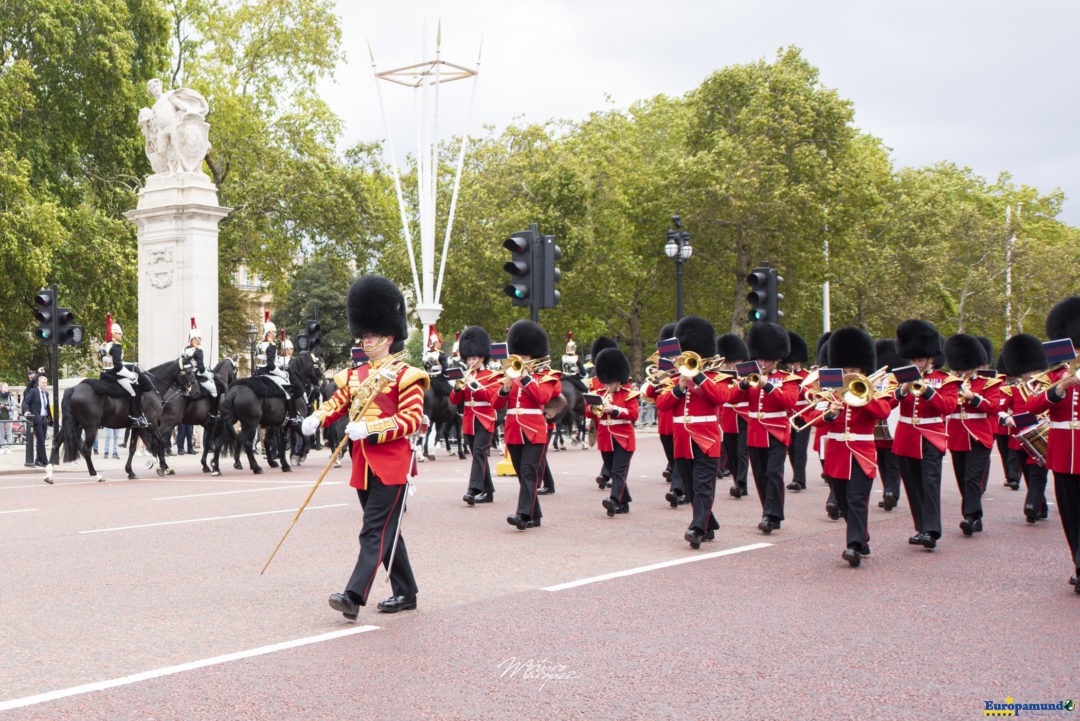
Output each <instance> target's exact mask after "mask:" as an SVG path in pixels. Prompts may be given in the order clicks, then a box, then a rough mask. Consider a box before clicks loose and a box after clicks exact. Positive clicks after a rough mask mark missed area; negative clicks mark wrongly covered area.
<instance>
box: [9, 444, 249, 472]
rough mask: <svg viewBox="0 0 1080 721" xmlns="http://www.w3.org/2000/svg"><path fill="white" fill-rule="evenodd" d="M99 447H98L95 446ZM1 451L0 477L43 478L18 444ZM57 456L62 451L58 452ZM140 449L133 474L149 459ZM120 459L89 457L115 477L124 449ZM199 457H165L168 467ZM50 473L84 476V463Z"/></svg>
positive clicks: (198, 451)
mask: <svg viewBox="0 0 1080 721" xmlns="http://www.w3.org/2000/svg"><path fill="white" fill-rule="evenodd" d="M99 448H100V444H99ZM3 450H4V451H8V450H10V451H11V452H10V453H0V476H13V475H28V474H30V475H34V474H37V475H41V476H44V475H45V469H44V468H42V467H41V466H32V467H28V466H26V465H25V463H26V446H25V445H24V444H22V443H16V444H13V445H6V444H5V445H4V447H3ZM45 452H46V454H51V453H52V438H49V439H48V441H47V442H46V446H45ZM60 452H61V455H62V454H63V449H60ZM141 453H142V448H141V447H140V448H139V450H137V451H135V457H134V458H132V459H131V468H132V470H134V471H135V472H136V473H144V472H145V471H146V462H147V461H149V460H152V458H151V457H150V456H144V455H140V454H141ZM119 455H120V458H118V459H114V458H113V457H112V456H111V455H110V456H109V457H108V458H106V457H104V456H101V455H98V456H93V459H94V467H95V468H96V469H97V470H98V471H103V472H105V473H108V474H112V475H115V473H116V471H118V470H119V471H121V472H123V469H124V464H125V463H126V462H127V448H121V449H120V450H119ZM201 457H202V448H201V447H199V448H196V449H195V455H193V456H192V455H188V454H186V453H185V454H183V455H180V456H176V455H172V456H166V458H167V459H168V462H169V465H170V466H173V467H176V466H179V467H182V468H186V467H187V465H188V464H187V461H188V460H189V459H190V461H191V462H192V464H193V465H194V466H196V467H197V466H198V464H199V459H200V458H201ZM230 463H231V461H230ZM53 473H54V474H58V473H81V474H84V475H85V474H86V462H85V461H83V459H82V457H81V456H80V457H79V458H78V459H76V460H75V461H74V462H73V463H58V464H57V465H55V466H53Z"/></svg>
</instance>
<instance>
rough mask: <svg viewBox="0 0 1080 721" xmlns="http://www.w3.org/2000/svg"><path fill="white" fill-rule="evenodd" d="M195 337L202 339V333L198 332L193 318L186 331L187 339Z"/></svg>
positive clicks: (190, 339)
mask: <svg viewBox="0 0 1080 721" xmlns="http://www.w3.org/2000/svg"><path fill="white" fill-rule="evenodd" d="M196 338H198V339H199V340H202V333H200V332H199V328H198V326H196V325H195V319H194V318H192V319H191V328H190V329H189V330H188V332H187V339H188V341H193V340H195V339H196Z"/></svg>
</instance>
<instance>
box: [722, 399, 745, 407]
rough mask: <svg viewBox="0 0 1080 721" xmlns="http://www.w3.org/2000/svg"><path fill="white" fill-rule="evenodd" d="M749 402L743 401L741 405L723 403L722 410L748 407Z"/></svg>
mask: <svg viewBox="0 0 1080 721" xmlns="http://www.w3.org/2000/svg"><path fill="white" fill-rule="evenodd" d="M749 406H750V401H743V402H741V403H725V404H724V408H743V407H749Z"/></svg>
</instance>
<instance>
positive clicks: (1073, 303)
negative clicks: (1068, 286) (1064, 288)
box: [1046, 295, 1080, 346]
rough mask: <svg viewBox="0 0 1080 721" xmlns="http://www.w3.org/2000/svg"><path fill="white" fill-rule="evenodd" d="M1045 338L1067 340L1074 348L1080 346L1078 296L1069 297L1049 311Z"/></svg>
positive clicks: (1079, 301)
mask: <svg viewBox="0 0 1080 721" xmlns="http://www.w3.org/2000/svg"><path fill="white" fill-rule="evenodd" d="M1046 337H1047V338H1049V339H1050V340H1059V339H1061V338H1068V339H1070V340H1071V341H1072V344H1073V345H1074V346H1080V296H1076V295H1073V296H1069V297H1068V298H1065V299H1064V300H1061V301H1058V303H1057V304H1056V305H1055V306H1054V307H1053V308H1051V309H1050V312H1049V313H1048V314H1047V316H1046Z"/></svg>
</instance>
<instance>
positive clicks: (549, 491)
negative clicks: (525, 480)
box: [536, 486, 555, 496]
mask: <svg viewBox="0 0 1080 721" xmlns="http://www.w3.org/2000/svg"><path fill="white" fill-rule="evenodd" d="M536 493H537V495H540V496H554V495H555V489H554V488H548V487H547V486H544V487H543V488H541V489H539V490H538V491H537V492H536Z"/></svg>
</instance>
